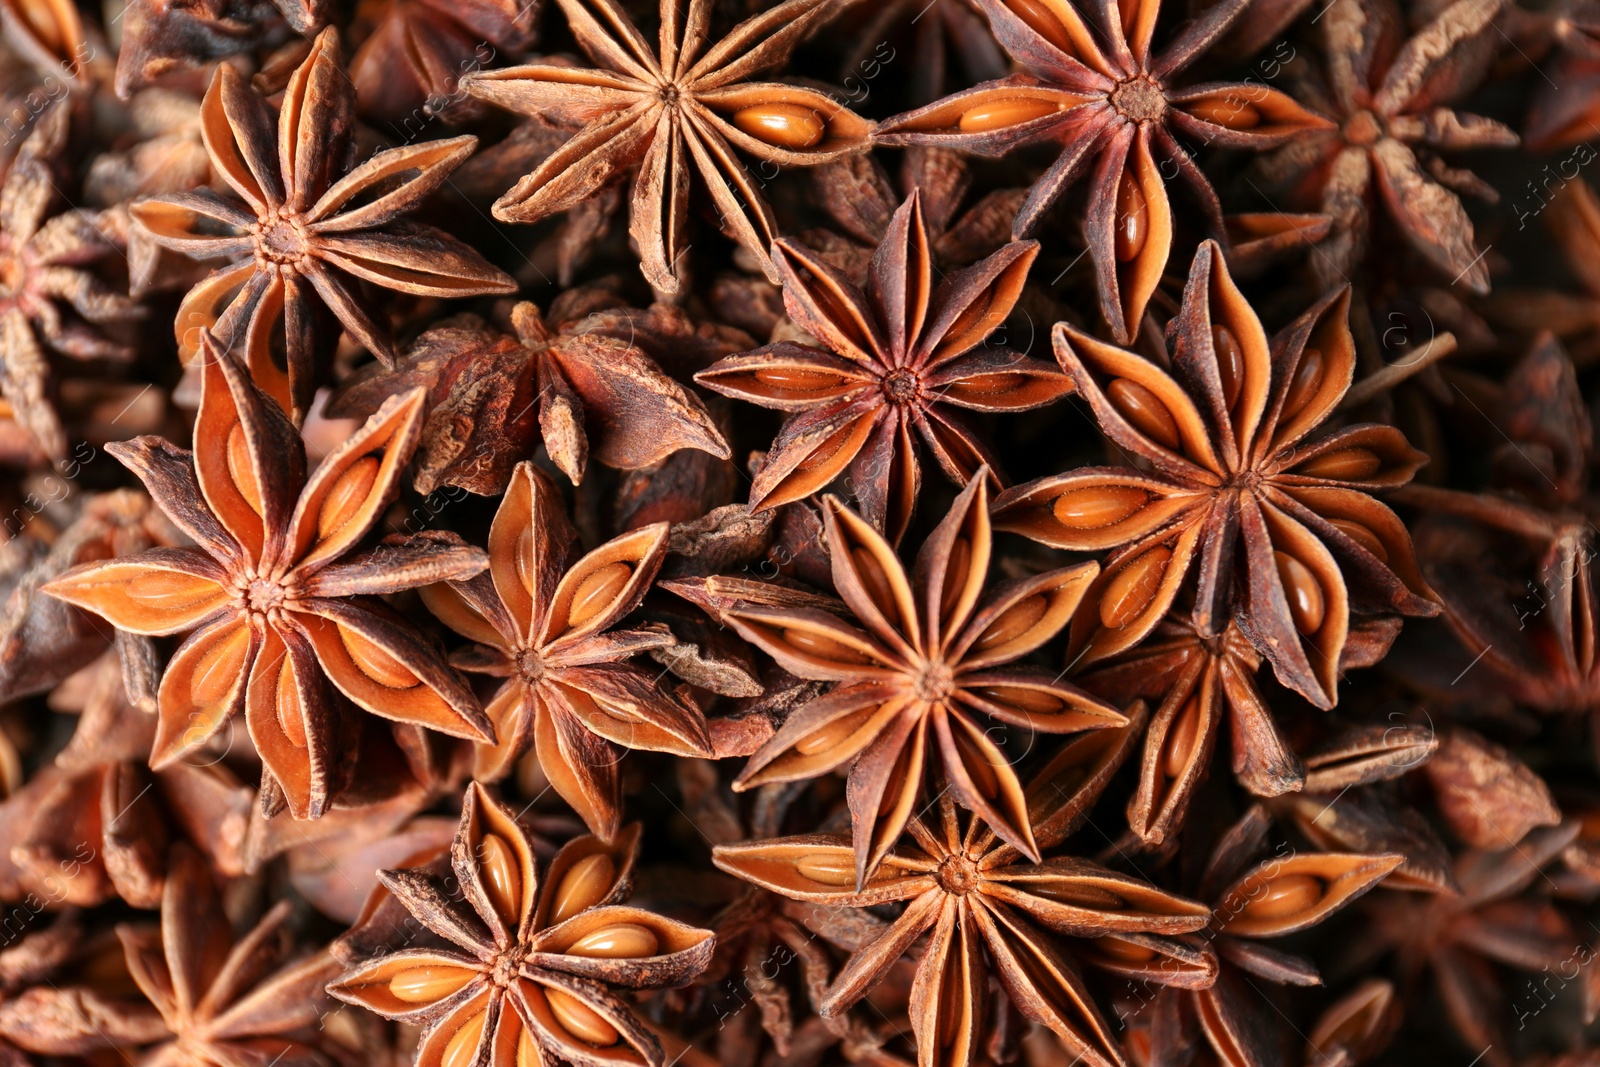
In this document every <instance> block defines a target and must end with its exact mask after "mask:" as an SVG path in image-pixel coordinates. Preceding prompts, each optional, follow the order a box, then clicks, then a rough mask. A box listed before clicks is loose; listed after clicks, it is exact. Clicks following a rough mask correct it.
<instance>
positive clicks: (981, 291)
mask: <svg viewBox="0 0 1600 1067" xmlns="http://www.w3.org/2000/svg"><path fill="white" fill-rule="evenodd" d="M1038 251H1039V246H1038V244H1036V243H1035V242H1033V241H1019V242H1013V243H1011V244H1008V245H1006V246H1005V247H1004V248H1002V249H1000V250H999V251H998V252H995V253H994V254H993V255H991V256H989V257H988V258H987V259H985V260H983V261H982V262H980V263H977V264H975V265H973V266H971V267H968V268H966V269H965V270H960V271H955V272H953V273H952V274H950V275H949V276H948V277H947V278H946V279H945V280H944V281H943V283H942V284H939V285H938V287H937V288H935V284H934V279H935V277H936V272H935V268H934V265H933V255H932V249H931V242H930V238H929V233H928V228H927V224H926V223H925V222H924V220H923V217H922V203H921V199H920V197H919V195H918V194H917V193H915V192H913V193H912V194H911V197H910V199H908V200H907V201H906V202H905V203H904V204H902V205H900V208H899V210H897V211H896V212H895V214H894V219H893V221H891V222H890V224H889V228H888V232H887V233H886V234H885V235H884V238H883V243H882V244H880V245H879V246H878V251H877V254H876V255H874V256H873V259H872V268H871V272H870V275H869V278H868V281H867V289H866V291H865V292H862V290H861V289H859V288H857V287H856V286H855V285H854V284H852V283H851V282H850V281H849V279H848V278H847V277H846V276H845V275H844V274H843V273H842V272H841V271H839V270H838V269H836V268H834V267H832V266H830V265H828V263H826V262H825V261H824V260H823V259H822V258H820V257H819V256H817V255H816V254H815V253H813V252H811V251H810V250H809V249H807V248H805V247H804V246H802V245H799V244H796V243H794V242H791V241H788V240H783V239H780V240H779V241H778V242H777V243H776V244H775V245H774V246H773V259H774V261H775V262H776V263H777V265H778V274H779V276H780V277H781V278H782V279H783V299H784V305H785V306H786V307H787V308H788V310H789V315H790V317H791V318H793V319H794V321H795V322H796V323H797V324H798V325H799V326H800V327H801V328H802V329H804V330H806V331H808V332H809V333H810V334H811V335H812V336H814V337H816V338H817V339H818V340H819V341H820V342H821V343H822V344H823V345H824V346H826V350H825V351H824V350H821V349H817V348H813V347H811V346H808V345H801V344H796V343H794V342H792V341H778V342H776V343H774V344H770V345H767V346H766V347H765V348H760V349H757V350H756V351H754V352H747V353H745V354H743V355H738V356H730V357H728V358H727V359H724V360H722V361H720V362H718V363H716V364H713V365H712V366H711V367H708V368H707V369H706V370H703V371H701V372H700V373H699V374H697V375H695V380H696V381H698V382H700V383H701V384H702V385H705V386H707V387H709V388H711V389H715V390H717V391H718V392H719V393H723V394H726V395H727V396H731V397H736V398H738V399H741V400H748V401H751V402H752V403H756V404H761V405H762V406H764V407H773V408H780V409H783V410H786V411H794V412H798V414H796V415H795V416H794V417H793V418H791V419H790V420H789V421H788V422H787V423H785V425H784V427H783V430H782V432H781V433H779V435H778V439H777V440H776V441H774V442H773V444H772V451H771V453H770V454H769V456H768V458H767V462H766V464H765V465H764V466H763V467H762V468H761V472H760V473H759V474H757V475H756V478H755V483H754V484H753V485H752V486H751V488H750V503H751V506H752V507H756V508H762V509H765V508H774V507H778V506H780V505H783V504H788V503H792V502H794V501H796V500H800V499H802V498H804V497H806V496H809V495H810V494H812V493H815V492H817V491H818V490H820V489H822V488H823V487H824V486H826V485H828V484H829V483H830V482H832V481H833V480H834V479H835V478H837V477H839V476H840V475H841V474H843V473H845V472H846V471H849V472H850V479H851V487H852V488H853V489H854V491H855V493H856V495H857V496H858V498H859V499H860V501H861V510H862V514H864V515H865V516H866V517H867V520H868V521H869V522H871V523H872V525H873V526H875V527H877V528H878V529H880V530H885V531H887V533H888V536H889V540H890V541H891V542H894V543H898V542H899V540H900V538H901V536H902V535H903V534H904V533H905V530H906V526H907V524H909V523H910V521H911V514H912V510H913V508H914V507H915V504H916V500H917V495H918V493H919V492H920V491H921V488H922V487H921V481H922V466H921V463H920V462H919V460H918V457H917V453H918V451H919V446H918V445H917V443H916V440H915V438H916V437H920V438H922V441H923V446H922V447H926V448H927V449H928V450H929V451H931V452H932V453H933V456H934V458H935V459H936V460H937V462H938V464H939V467H940V468H941V469H942V470H943V471H944V472H945V475H946V476H947V477H948V478H950V480H952V481H954V482H956V483H957V484H958V485H959V484H962V483H965V482H968V481H970V480H971V479H972V477H973V476H974V475H975V474H976V473H977V472H978V470H979V469H980V468H985V467H987V469H988V472H989V477H990V478H991V480H992V479H993V477H994V475H993V471H994V462H995V458H994V456H993V454H992V452H991V451H990V449H989V448H988V447H987V446H986V445H984V444H983V443H982V442H981V441H980V440H979V438H978V435H977V431H976V428H975V427H974V426H973V425H972V424H971V422H969V421H968V419H969V417H968V416H966V415H965V414H963V412H962V411H961V409H963V408H965V409H967V410H969V411H982V412H1001V411H1025V410H1027V409H1029V408H1036V407H1039V406H1041V405H1044V404H1048V403H1050V402H1051V401H1054V400H1059V399H1060V398H1061V397H1063V396H1066V395H1067V394H1068V393H1069V392H1071V391H1072V383H1071V381H1070V380H1069V379H1068V378H1067V377H1066V376H1064V375H1062V374H1061V373H1059V372H1058V371H1057V370H1056V368H1054V367H1052V366H1050V365H1049V364H1047V363H1042V362H1040V361H1038V360H1034V359H1029V358H1028V357H1026V356H1024V355H1021V354H1019V353H1016V352H1008V351H1006V350H1004V349H989V348H984V349H978V346H980V345H982V344H983V342H984V341H985V340H986V339H987V338H988V337H989V335H990V334H991V333H993V332H994V330H995V328H996V327H998V326H999V325H1000V324H1001V323H1002V322H1004V321H1005V319H1006V316H1008V315H1009V314H1011V309H1012V307H1013V306H1014V305H1015V304H1016V302H1017V298H1018V297H1019V296H1020V295H1021V294H1022V286H1023V283H1024V281H1025V280H1026V279H1027V276H1028V268H1029V267H1030V266H1031V265H1032V264H1033V259H1034V256H1036V255H1037V254H1038ZM974 349H978V351H974Z"/></svg>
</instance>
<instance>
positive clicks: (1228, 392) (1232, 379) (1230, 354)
mask: <svg viewBox="0 0 1600 1067" xmlns="http://www.w3.org/2000/svg"><path fill="white" fill-rule="evenodd" d="M1211 347H1212V349H1213V350H1214V351H1215V352H1216V354H1217V374H1218V375H1219V376H1220V377H1221V378H1222V395H1223V398H1224V399H1225V400H1226V401H1227V402H1228V410H1229V411H1232V410H1233V409H1234V408H1235V407H1237V406H1238V404H1239V394H1240V393H1241V392H1243V391H1244V349H1242V348H1240V347H1239V339H1238V338H1237V337H1235V336H1234V335H1233V331H1232V330H1230V329H1228V328H1227V327H1226V326H1213V327H1211Z"/></svg>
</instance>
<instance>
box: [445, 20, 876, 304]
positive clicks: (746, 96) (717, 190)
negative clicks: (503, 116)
mask: <svg viewBox="0 0 1600 1067" xmlns="http://www.w3.org/2000/svg"><path fill="white" fill-rule="evenodd" d="M557 2H558V3H559V4H560V5H561V10H562V11H563V12H565V13H566V16H567V23H568V24H569V25H570V26H571V28H572V32H573V35H574V36H576V37H577V39H578V43H579V44H580V45H581V46H582V47H583V50H584V51H585V52H586V53H588V55H589V58H591V59H592V60H594V62H595V63H596V64H598V65H599V66H600V67H602V68H604V69H600V70H582V69H577V68H573V67H569V66H556V65H553V64H552V65H530V66H523V67H511V68H509V69H506V70H492V71H475V72H472V73H470V74H467V75H466V76H464V77H463V78H462V79H461V87H462V88H463V89H465V90H466V91H467V92H469V93H471V94H472V95H474V96H476V97H479V98H481V99H483V100H487V101H489V102H490V103H492V104H496V105H498V106H500V107H503V108H506V109H508V110H510V111H516V112H519V113H522V114H525V115H540V116H543V117H545V118H548V119H552V120H554V121H557V122H561V123H564V124H569V125H575V126H581V129H580V130H579V131H578V132H577V133H575V134H574V135H573V137H572V139H571V140H569V141H568V142H567V143H566V144H565V145H563V146H562V148H561V149H560V150H558V151H557V152H555V153H554V154H552V155H551V156H550V157H549V158H548V159H546V160H545V161H544V162H543V163H541V164H540V165H539V166H538V168H537V169H535V170H534V171H533V173H531V174H529V175H527V176H526V177H524V178H523V179H522V180H521V181H519V182H518V183H517V184H516V185H515V186H513V187H512V188H511V189H510V191H508V192H507V193H506V194H505V195H504V196H502V197H501V198H500V199H499V200H498V201H497V202H496V203H495V205H494V215H495V218H498V219H502V220H504V221H506V222H537V221H538V220H540V219H542V218H544V217H545V216H547V215H553V214H555V213H556V212H558V211H566V210H568V209H570V208H572V207H575V206H576V205H578V204H580V203H582V202H584V201H585V200H588V199H590V198H591V197H593V196H594V195H595V194H596V193H597V192H598V191H599V190H600V189H602V188H603V187H605V186H606V185H609V184H610V183H612V182H613V181H615V180H617V179H618V178H620V177H621V176H622V175H623V174H624V173H626V172H628V171H630V170H633V169H634V168H635V167H637V174H636V175H635V177H634V179H633V201H632V205H631V208H630V222H629V227H628V232H629V233H630V234H631V235H632V236H633V239H634V242H635V243H636V244H637V246H638V251H639V259H640V267H641V269H642V270H643V271H644V276H645V278H646V279H648V280H649V282H650V284H651V285H652V286H654V287H655V288H656V289H657V290H659V291H660V292H662V293H665V294H669V295H670V294H674V293H676V292H678V290H679V288H680V287H681V286H682V284H683V269H684V267H683V263H682V259H683V256H684V254H685V253H686V252H687V251H688V237H689V225H688V218H687V216H688V210H689V168H690V166H691V165H692V166H693V167H694V168H695V169H696V170H698V171H699V173H700V178H701V181H703V182H704V183H705V185H706V189H707V191H708V192H709V193H710V194H711V199H712V202H713V203H714V204H715V205H716V208H717V211H718V213H719V214H720V216H721V220H722V226H723V229H724V230H725V231H726V232H727V234H728V235H729V236H730V237H732V238H733V239H734V240H735V241H737V242H738V243H739V245H740V246H741V247H742V248H743V249H744V250H745V251H746V252H748V253H749V254H750V255H751V256H752V257H753V258H754V259H755V261H756V262H757V263H759V264H761V266H762V268H763V270H765V272H766V274H767V277H768V278H769V279H771V280H772V281H773V282H774V283H776V282H777V281H778V274H777V270H776V268H775V267H774V266H773V264H772V260H771V259H770V258H768V253H767V250H768V248H769V247H770V246H771V245H772V242H773V239H774V238H776V237H777V236H778V231H777V222H776V220H775V219H774V218H773V215H772V209H771V208H770V207H768V206H767V202H766V200H765V199H763V198H762V196H761V192H760V190H761V186H762V185H763V184H764V183H763V182H761V181H758V180H757V179H756V178H755V177H754V176H752V175H751V174H750V172H749V171H748V170H746V169H745V165H744V163H743V162H741V161H740V159H739V157H738V155H737V154H736V153H735V151H734V149H735V148H738V149H740V150H742V151H745V152H748V153H750V154H751V155H753V156H755V157H756V158H758V159H760V160H762V161H763V162H764V163H767V164H770V165H774V166H783V167H806V166H815V165H816V164H818V163H826V162H827V161H828V160H830V159H838V158H839V157H840V156H843V155H847V154H849V153H851V152H859V151H863V150H865V149H866V147H867V143H868V137H869V134H870V131H871V124H870V123H868V122H867V121H866V120H864V119H862V118H860V117H859V116H857V115H855V114H853V113H851V112H850V111H847V110H845V109H844V108H843V107H841V106H840V105H839V104H838V103H837V102H836V101H835V100H834V98H833V97H831V96H829V95H827V94H826V93H822V92H818V91H817V90H815V89H806V88H801V87H800V86H797V85H785V84H782V83H779V82H752V81H748V80H746V79H748V78H750V77H751V76H752V75H754V74H756V73H758V72H760V71H763V70H766V69H768V68H770V67H773V66H776V65H777V64H779V63H781V62H783V61H784V60H785V59H787V58H788V55H789V53H790V51H792V50H793V49H794V47H795V45H796V44H798V43H799V42H800V40H801V39H802V38H804V37H805V36H806V35H807V34H808V33H810V32H811V31H812V30H814V29H815V28H816V27H817V25H818V23H819V22H820V21H821V20H822V19H823V18H825V17H827V16H829V15H831V14H833V12H834V5H833V4H831V3H829V2H828V0H787V2H785V3H782V4H779V5H778V6H776V7H774V8H772V9H770V10H768V11H765V12H762V13H761V14H759V15H755V16H753V17H751V18H749V19H746V20H745V21H744V22H741V23H739V25H737V26H735V27H734V28H733V29H732V30H731V31H729V33H728V36H726V37H724V38H723V39H722V40H721V41H719V42H718V43H717V44H715V45H714V46H712V47H711V48H709V49H707V48H706V33H707V30H708V28H709V23H710V19H711V7H712V4H711V0H690V2H689V12H688V17H687V18H685V17H684V16H683V13H682V11H681V0H661V31H660V46H659V49H658V50H652V49H651V48H650V45H649V43H648V42H647V41H646V40H645V37H644V35H643V34H641V33H640V32H639V30H638V28H637V27H636V26H635V25H634V23H633V20H632V19H630V18H629V17H628V15H627V13H626V12H625V11H624V10H623V9H622V7H621V6H620V5H619V4H617V3H616V2H615V0H557Z"/></svg>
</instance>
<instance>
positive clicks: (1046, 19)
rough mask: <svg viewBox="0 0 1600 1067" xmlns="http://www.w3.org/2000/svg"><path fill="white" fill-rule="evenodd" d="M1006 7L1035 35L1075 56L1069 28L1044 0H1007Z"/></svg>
mask: <svg viewBox="0 0 1600 1067" xmlns="http://www.w3.org/2000/svg"><path fill="white" fill-rule="evenodd" d="M1005 5H1006V7H1008V8H1010V9H1011V12H1012V14H1014V15H1016V16H1017V18H1019V19H1021V20H1022V21H1023V22H1025V23H1027V24H1028V27H1029V28H1030V29H1031V30H1033V32H1034V33H1037V34H1038V35H1039V36H1040V37H1043V38H1044V39H1045V40H1047V41H1049V42H1050V43H1051V44H1053V45H1055V46H1056V47H1057V48H1059V49H1060V50H1061V51H1063V52H1065V53H1066V54H1067V55H1069V56H1071V55H1074V52H1073V48H1072V38H1071V37H1070V36H1069V35H1068V34H1067V28H1066V27H1065V26H1063V25H1062V24H1061V20H1060V19H1058V18H1056V15H1055V12H1053V11H1051V10H1050V7H1049V5H1048V4H1046V3H1044V0H1005Z"/></svg>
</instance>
